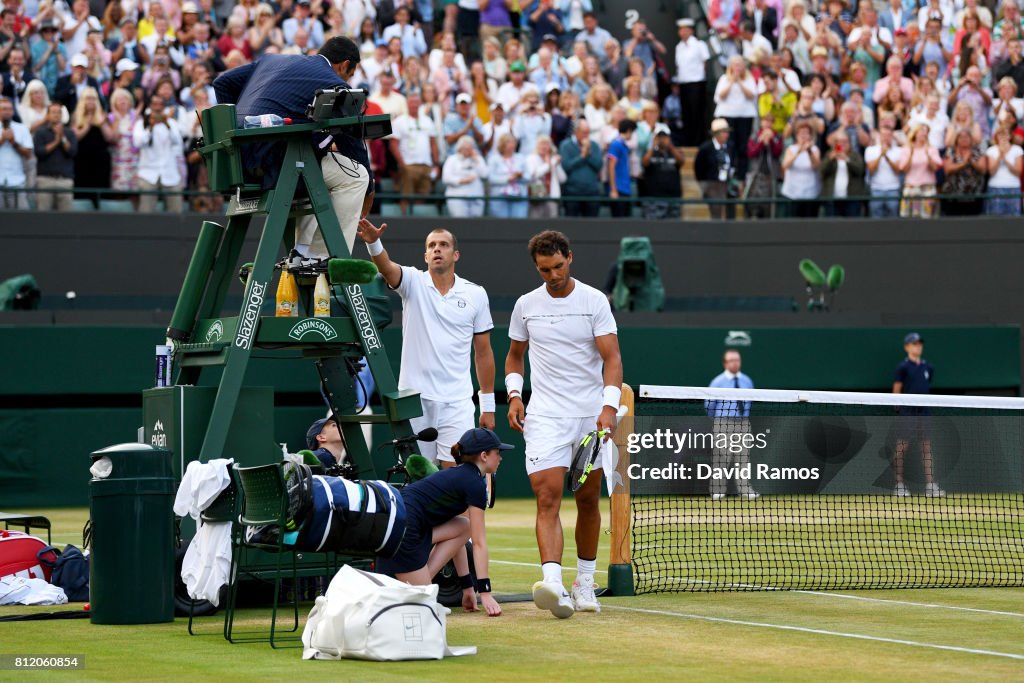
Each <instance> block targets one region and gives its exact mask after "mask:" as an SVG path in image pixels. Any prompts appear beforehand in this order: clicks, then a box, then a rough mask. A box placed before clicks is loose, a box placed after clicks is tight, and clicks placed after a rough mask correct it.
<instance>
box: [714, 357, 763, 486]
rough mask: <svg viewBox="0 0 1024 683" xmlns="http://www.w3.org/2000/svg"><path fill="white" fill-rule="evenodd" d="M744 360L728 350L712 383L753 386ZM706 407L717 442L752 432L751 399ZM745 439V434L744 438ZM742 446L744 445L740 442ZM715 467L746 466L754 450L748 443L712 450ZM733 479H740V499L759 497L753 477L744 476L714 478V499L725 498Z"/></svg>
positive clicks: (722, 401) (720, 386)
mask: <svg viewBox="0 0 1024 683" xmlns="http://www.w3.org/2000/svg"><path fill="white" fill-rule="evenodd" d="M742 364H743V359H742V358H741V357H740V352H739V351H737V350H736V349H728V350H727V351H726V352H725V353H724V354H722V368H723V371H722V373H721V374H719V375H717V376H716V377H715V378H714V379H713V380H711V384H709V385H708V386H709V387H711V388H713V389H714V388H718V389H753V388H754V380H752V379H750V377H749V376H747V375H745V374H743V373H742V372H740V367H742ZM704 409H705V410H706V411H707V413H708V416H709V417H712V418H714V420H715V422H714V427H713V430H714V433H715V441H716V442H717V441H718V436H719V435H721V434H725V435H726V437H727V438H728V439H729V440H730V442H732V441H733V436H732V435H733V434H740V435H746V434H749V433H750V401H728V400H720V401H704ZM741 438H742V437H741ZM737 446H740V444H737ZM711 457H712V460H711V466H712V467H714V468H718V469H719V470H721V469H722V468H727V467H737V468H743V467H747V466H749V465H750V449H749V448H746V446H745V445H742V447H737V448H735V450H734V449H733V448H730V447H729V446H726V447H724V448H719V447H717V446H716V447H715V448H714V449H712V451H711ZM729 481H735V482H736V493H737V494H739V496H740V498H746V499H747V500H757V499H758V498H760V494H759V493H758V492H757V491H755V490H754V488H753V487H752V486H751V485H750V479H749V478H747V477H741V476H738V475H737V476H731V477H729V478H724V477H716V478H713V479H712V480H711V500H722V499H723V498H725V494H726V493H728V488H729Z"/></svg>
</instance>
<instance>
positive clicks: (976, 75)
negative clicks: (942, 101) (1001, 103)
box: [949, 66, 992, 138]
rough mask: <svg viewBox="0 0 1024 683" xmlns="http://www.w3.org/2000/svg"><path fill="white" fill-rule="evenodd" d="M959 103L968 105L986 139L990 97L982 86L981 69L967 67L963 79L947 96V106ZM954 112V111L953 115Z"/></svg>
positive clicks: (990, 104)
mask: <svg viewBox="0 0 1024 683" xmlns="http://www.w3.org/2000/svg"><path fill="white" fill-rule="evenodd" d="M959 102H966V103H967V104H968V105H970V107H971V112H972V114H973V117H974V120H975V121H977V122H978V125H980V126H981V134H982V136H983V137H986V138H987V137H988V136H989V132H990V130H991V129H990V128H989V125H988V110H989V107H990V106H992V96H991V95H990V94H989V92H988V89H987V88H985V87H983V86H982V83H981V69H979V68H978V67H977V66H970V67H968V68H967V70H966V72H965V73H964V77H963V78H961V79H960V82H959V83H957V85H956V88H954V89H953V92H951V93H950V94H949V106H951V107H955V106H956V105H957V104H958V103H959ZM955 111H956V110H955V109H954V113H955Z"/></svg>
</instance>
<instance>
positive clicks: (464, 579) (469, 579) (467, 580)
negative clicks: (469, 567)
mask: <svg viewBox="0 0 1024 683" xmlns="http://www.w3.org/2000/svg"><path fill="white" fill-rule="evenodd" d="M473 587H474V586H473V575H472V574H466V575H465V576H460V577H459V588H461V589H462V590H466V589H467V588H473Z"/></svg>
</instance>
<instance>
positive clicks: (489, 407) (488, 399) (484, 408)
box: [476, 391, 495, 413]
mask: <svg viewBox="0 0 1024 683" xmlns="http://www.w3.org/2000/svg"><path fill="white" fill-rule="evenodd" d="M476 395H477V398H479V399H480V412H481V413H493V412H494V409H495V405H494V392H491V393H490V394H485V393H484V392H482V391H478V392H477V394H476Z"/></svg>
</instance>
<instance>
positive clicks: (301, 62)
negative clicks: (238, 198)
mask: <svg viewBox="0 0 1024 683" xmlns="http://www.w3.org/2000/svg"><path fill="white" fill-rule="evenodd" d="M339 85H340V86H341V87H343V88H347V87H349V85H348V83H346V82H345V81H344V80H342V78H341V77H340V76H338V74H337V73H335V71H334V69H333V68H331V64H330V62H328V61H327V58H326V57H322V56H321V55H312V56H302V55H274V54H271V55H264V56H263V57H261V58H260V59H259V60H258V61H255V62H253V63H252V64H246V65H245V66H240V67H238V68H235V69H231V70H230V71H226V72H224V73H222V74H221V75H220V76H218V77H217V80H215V81H214V82H213V90H214V92H216V93H217V102H218V103H220V104H233V105H235V113H236V115H237V117H238V121H237V123H238V127H239V128H241V127H242V121H243V119H244V118H245V117H246V116H259V115H261V114H277V115H278V116H281V117H282V118H290V119H291V120H292V121H293V122H294V123H306V122H307V121H309V119H308V118H306V106H307V105H308V104H309V103H310V102H312V101H313V95H314V94H315V93H316V91H317V90H319V89H321V88H333V87H335V86H339ZM323 139H324V134H322V133H320V134H317V135H315V136H314V142H316V143H319V142H320V141H321V140H323ZM334 143H335V144H336V145H337V147H338V153H339V154H342V155H344V156H346V157H348V158H349V159H352V160H353V161H356V162H358V163H360V164H362V165H363V166H365V167H366V173H367V175H368V176H369V177H370V178H373V171H371V170H370V158H369V156H368V155H367V153H366V145H365V144H364V143H363V141H362V140H359V139H357V138H354V137H352V136H350V135H337V136H335V139H334ZM314 148H315V149H317V150H318V155H319V156H321V157H322V156H323V154H322V153H320V152H319V147H318V146H317V145H314ZM284 152H285V145H284V144H283V143H276V144H275V143H266V144H255V145H246V146H244V147H243V148H242V166H243V167H244V170H245V172H246V174H247V175H249V176H250V177H255V178H260V177H261V182H262V184H263V188H264V189H269V188H271V187H274V185H276V184H277V178H278V175H279V174H280V170H281V163H282V162H283V161H284ZM268 162H269V163H268ZM372 191H373V183H369V184H368V187H367V194H369V193H370V192H372Z"/></svg>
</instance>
